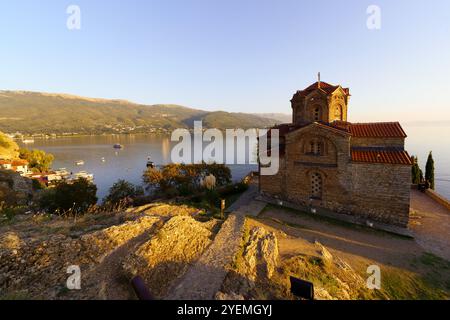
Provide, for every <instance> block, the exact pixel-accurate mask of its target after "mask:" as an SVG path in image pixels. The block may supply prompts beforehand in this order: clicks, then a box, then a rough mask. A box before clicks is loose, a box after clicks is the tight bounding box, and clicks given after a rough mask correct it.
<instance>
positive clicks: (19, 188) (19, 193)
mask: <svg viewBox="0 0 450 320" xmlns="http://www.w3.org/2000/svg"><path fill="white" fill-rule="evenodd" d="M32 196H33V186H32V181H31V179H28V178H24V177H22V176H21V175H20V174H19V173H16V172H14V171H11V170H3V169H0V202H1V201H6V202H7V203H8V204H10V205H26V204H27V202H28V200H30V199H31V198H32Z"/></svg>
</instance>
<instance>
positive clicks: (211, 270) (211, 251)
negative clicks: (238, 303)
mask: <svg viewBox="0 0 450 320" xmlns="http://www.w3.org/2000/svg"><path fill="white" fill-rule="evenodd" d="M257 193H258V189H257V186H256V185H255V184H254V183H253V184H251V185H250V188H249V189H248V190H247V191H246V192H245V193H244V194H243V195H242V196H241V197H240V198H239V199H238V200H237V201H236V202H235V203H234V204H233V205H232V206H231V207H230V209H229V210H232V211H233V212H232V213H231V214H230V215H229V217H228V219H227V220H226V221H225V222H224V223H223V225H222V227H221V229H220V231H219V233H218V234H217V235H216V237H215V239H214V242H213V243H212V244H211V245H210V246H209V247H208V248H207V249H206V250H205V252H204V253H203V254H202V256H201V257H200V259H199V260H197V262H196V263H195V264H193V265H192V267H191V268H190V269H189V270H188V271H187V272H186V274H185V275H184V276H183V277H182V278H181V279H180V281H179V282H178V283H177V284H175V285H174V286H173V287H172V288H171V290H170V291H169V294H168V296H167V297H166V299H167V300H210V299H214V296H215V294H216V293H217V292H218V291H219V290H220V288H221V286H222V283H223V281H224V279H225V277H226V275H227V273H228V271H229V266H230V265H231V263H232V262H233V259H234V257H235V255H236V252H237V251H238V249H239V246H240V244H241V239H242V236H243V231H244V223H245V216H246V215H247V214H251V215H254V216H256V215H258V214H259V213H260V212H261V211H262V210H263V209H264V207H265V206H266V204H265V203H263V202H260V201H256V200H254V198H255V196H256V195H257Z"/></svg>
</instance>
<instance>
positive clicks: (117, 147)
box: [114, 143, 123, 149]
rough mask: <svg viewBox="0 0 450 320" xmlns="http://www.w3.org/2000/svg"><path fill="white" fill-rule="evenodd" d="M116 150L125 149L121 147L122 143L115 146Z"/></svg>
mask: <svg viewBox="0 0 450 320" xmlns="http://www.w3.org/2000/svg"><path fill="white" fill-rule="evenodd" d="M114 149H123V145H121V144H120V143H116V144H115V145H114Z"/></svg>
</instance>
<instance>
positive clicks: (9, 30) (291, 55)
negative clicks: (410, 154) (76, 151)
mask: <svg viewBox="0 0 450 320" xmlns="http://www.w3.org/2000/svg"><path fill="white" fill-rule="evenodd" d="M72 4H74V5H78V6H79V7H80V9H81V29H80V30H69V29H68V28H67V26H66V20H67V18H68V17H69V15H68V14H67V13H66V9H67V7H68V6H69V5H72ZM372 4H374V5H377V6H379V7H380V9H381V29H380V30H369V29H368V28H367V25H366V21H367V18H368V16H369V15H368V14H367V12H366V10H367V8H368V6H369V5H372ZM0 38H1V40H2V46H1V50H0V59H1V61H2V63H1V64H0V90H30V91H45V92H58V93H60V92H61V93H72V94H77V95H82V96H90V97H102V98H122V99H127V100H132V101H135V102H140V103H146V104H155V103H176V104H181V105H185V106H190V107H195V108H200V109H207V110H216V109H222V110H227V111H236V112H283V113H290V111H291V110H290V103H289V100H290V99H291V97H292V95H293V94H294V92H295V91H296V90H298V89H303V88H304V87H306V86H308V85H309V84H311V83H312V82H314V81H316V78H317V72H318V71H320V72H321V74H322V80H323V81H326V82H330V83H332V84H338V83H340V84H342V85H343V86H345V87H350V89H351V93H352V98H351V101H350V109H349V116H350V118H349V120H351V121H367V120H371V121H383V120H402V121H432V120H440V121H450V99H449V97H448V94H449V92H450V79H449V76H450V1H448V0H433V1H425V0H423V1H411V0H408V1H406V0H403V1H399V0H396V1H392V0H390V1H378V0H371V1H362V0H351V1H326V0H321V1H301V0H281V1H275V0H271V1H267V0H244V1H242V0H188V1H187V0H159V1H143V0H132V1H122V0H115V1H111V0H108V1H106V0H72V1H55V0H41V1H35V0H29V1H24V0H16V1H5V0H3V1H2V5H1V7H0Z"/></svg>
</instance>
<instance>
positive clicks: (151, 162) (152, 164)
mask: <svg viewBox="0 0 450 320" xmlns="http://www.w3.org/2000/svg"><path fill="white" fill-rule="evenodd" d="M154 167H155V163H154V162H153V161H152V159H151V158H150V157H148V158H147V168H154Z"/></svg>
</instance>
